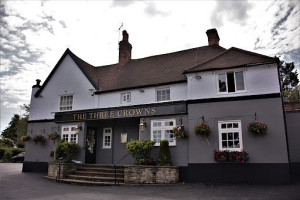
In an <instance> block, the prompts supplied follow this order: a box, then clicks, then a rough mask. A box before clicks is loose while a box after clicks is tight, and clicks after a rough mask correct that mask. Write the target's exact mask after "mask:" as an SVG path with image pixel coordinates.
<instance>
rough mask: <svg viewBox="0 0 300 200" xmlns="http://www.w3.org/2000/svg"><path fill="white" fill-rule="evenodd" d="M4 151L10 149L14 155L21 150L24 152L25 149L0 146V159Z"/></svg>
mask: <svg viewBox="0 0 300 200" xmlns="http://www.w3.org/2000/svg"><path fill="white" fill-rule="evenodd" d="M6 151H11V152H12V156H16V155H18V154H19V153H21V152H24V151H25V149H24V148H5V147H4V148H3V147H2V148H0V159H2V158H3V157H4V154H5V152H6Z"/></svg>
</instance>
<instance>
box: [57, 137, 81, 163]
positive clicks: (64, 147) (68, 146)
mask: <svg viewBox="0 0 300 200" xmlns="http://www.w3.org/2000/svg"><path fill="white" fill-rule="evenodd" d="M79 150H80V146H79V145H78V144H76V143H73V142H65V141H64V140H61V141H59V143H58V145H57V147H56V153H55V159H56V160H59V159H61V158H62V159H63V160H64V162H67V163H70V162H72V158H73V156H75V154H77V153H78V152H79Z"/></svg>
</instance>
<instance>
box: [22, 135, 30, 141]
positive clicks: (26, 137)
mask: <svg viewBox="0 0 300 200" xmlns="http://www.w3.org/2000/svg"><path fill="white" fill-rule="evenodd" d="M29 140H31V137H30V136H29V135H25V136H23V137H22V138H21V141H22V142H28V141H29Z"/></svg>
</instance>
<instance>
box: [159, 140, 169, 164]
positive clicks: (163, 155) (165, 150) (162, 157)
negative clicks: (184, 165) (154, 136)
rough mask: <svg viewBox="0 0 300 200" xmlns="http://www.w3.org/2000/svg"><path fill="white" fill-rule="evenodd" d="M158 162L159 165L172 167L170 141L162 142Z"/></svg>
mask: <svg viewBox="0 0 300 200" xmlns="http://www.w3.org/2000/svg"><path fill="white" fill-rule="evenodd" d="M157 162H158V164H159V165H172V161H171V152H170V147H169V141H167V140H162V141H160V147H159V153H158V158H157Z"/></svg>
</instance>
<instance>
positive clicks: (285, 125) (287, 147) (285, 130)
mask: <svg viewBox="0 0 300 200" xmlns="http://www.w3.org/2000/svg"><path fill="white" fill-rule="evenodd" d="M279 62H280V61H279V59H278V60H277V75H278V83H279V88H280V94H282V86H281V83H280V73H279ZM280 96H281V108H282V115H283V122H284V133H285V140H286V150H287V156H288V161H289V163H290V162H291V158H290V146H289V138H288V134H287V123H286V114H285V111H284V102H283V95H280Z"/></svg>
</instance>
